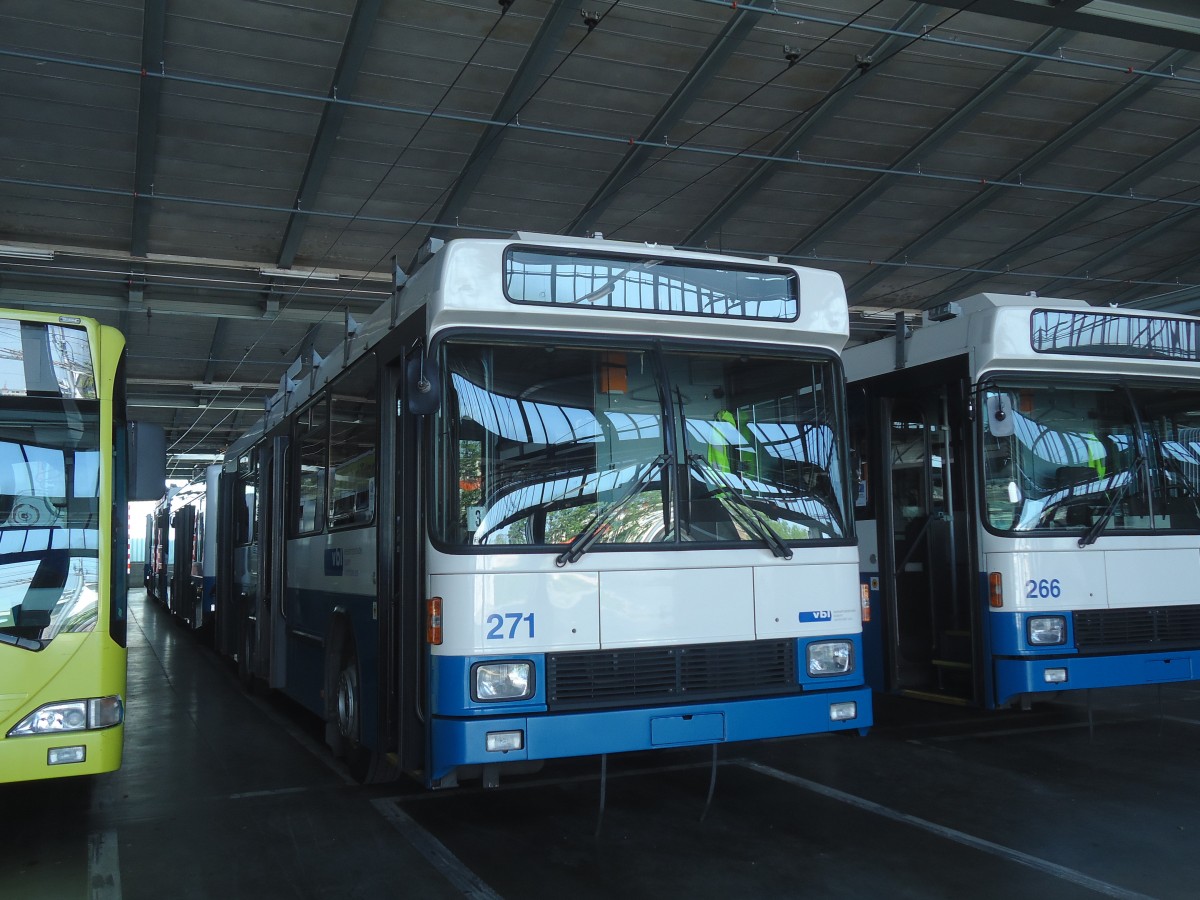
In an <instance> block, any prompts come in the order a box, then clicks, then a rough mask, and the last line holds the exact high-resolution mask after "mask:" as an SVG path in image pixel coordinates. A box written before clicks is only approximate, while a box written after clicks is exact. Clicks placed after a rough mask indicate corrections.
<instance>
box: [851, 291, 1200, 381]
mask: <svg viewBox="0 0 1200 900" xmlns="http://www.w3.org/2000/svg"><path fill="white" fill-rule="evenodd" d="M1197 337H1200V319H1197V318H1196V317H1193V316H1179V315H1171V314H1168V313H1155V312H1149V311H1145V310H1132V309H1119V308H1116V307H1101V306H1091V305H1089V304H1088V303H1086V302H1084V301H1083V300H1070V299H1064V298H1055V297H1036V296H1025V295H1013V294H975V295H974V296H971V297H967V298H966V299H964V300H960V301H957V302H955V303H950V304H946V306H943V307H938V308H936V309H932V310H927V311H926V312H925V314H924V322H923V324H922V325H921V327H919V328H916V329H913V330H912V332H911V333H910V334H909V336H908V337H907V338H906V339H905V341H904V347H903V348H902V351H901V353H902V355H903V359H904V364H903V366H898V365H897V347H896V336H895V335H893V336H891V337H887V338H884V339H883V340H879V341H873V342H871V343H869V344H859V345H857V346H854V347H850V348H848V349H846V350H845V351H844V352H843V360H844V362H845V366H846V378H847V380H848V381H851V382H853V381H860V380H862V379H864V378H872V377H874V376H877V375H883V374H886V373H888V372H894V371H898V370H899V369H901V368H904V369H909V368H912V367H914V366H919V365H923V364H925V363H930V362H937V361H939V360H944V359H953V358H957V357H966V360H967V364H968V368H969V371H970V376H971V378H972V380H978V379H979V378H980V377H982V376H983V375H985V374H986V373H987V372H989V371H996V370H1001V369H1004V370H1015V371H1046V372H1104V373H1119V374H1141V375H1163V376H1167V375H1170V376H1175V377H1179V376H1184V377H1191V378H1198V377H1200V347H1198V346H1197Z"/></svg>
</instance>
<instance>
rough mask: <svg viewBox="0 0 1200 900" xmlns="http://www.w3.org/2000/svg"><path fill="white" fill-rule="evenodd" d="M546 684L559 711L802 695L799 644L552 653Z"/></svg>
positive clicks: (550, 703)
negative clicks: (727, 698)
mask: <svg viewBox="0 0 1200 900" xmlns="http://www.w3.org/2000/svg"><path fill="white" fill-rule="evenodd" d="M546 680H547V682H548V683H547V691H546V696H547V698H548V706H549V707H550V709H554V710H561V709H596V708H598V707H609V706H648V705H650V704H653V703H662V702H667V703H685V702H695V701H698V700H699V701H703V700H712V699H718V698H721V697H729V696H734V695H741V696H745V695H762V694H783V693H795V692H798V691H799V690H800V686H799V685H798V684H797V680H796V641H794V640H781V641H743V642H737V643H728V644H693V645H689V646H685V647H635V648H630V649H623V650H588V651H584V652H581V653H552V654H548V655H547V657H546Z"/></svg>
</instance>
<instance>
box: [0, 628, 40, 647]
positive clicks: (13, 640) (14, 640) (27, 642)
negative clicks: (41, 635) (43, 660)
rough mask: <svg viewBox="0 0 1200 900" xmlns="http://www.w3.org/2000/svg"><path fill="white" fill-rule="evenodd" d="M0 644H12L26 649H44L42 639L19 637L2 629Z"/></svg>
mask: <svg viewBox="0 0 1200 900" xmlns="http://www.w3.org/2000/svg"><path fill="white" fill-rule="evenodd" d="M0 644H12V645H13V646H14V647H21V648H23V649H25V650H41V649H42V642H41V641H35V640H34V639H33V638H27V637H17V635H15V634H9V633H8V632H7V631H0Z"/></svg>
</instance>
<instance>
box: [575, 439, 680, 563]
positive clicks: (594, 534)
mask: <svg viewBox="0 0 1200 900" xmlns="http://www.w3.org/2000/svg"><path fill="white" fill-rule="evenodd" d="M666 461H667V454H665V453H660V454H658V456H656V457H654V459H652V460H650V464H649V465H647V466H646V468H644V469H642V470H641V471H640V472H638V473H637V475H635V476H634V477H633V480H632V481H630V482H629V484H627V485H626V486H625V490H624V492H623V493H622V494H621V496H620V497H618V498H617V499H616V500H614V501H613V502H612V503H610V504H609V505H608V506H606V507H604V509H602V510H600V512H598V513H596V518H594V519H592V522H591V524H590V525H588V527H587V528H585V529H583V531H581V532H579V534H577V535H575V538H574V539H573V540H572V541H571V543H570V545H569V546H568V547H567V549H566V550H564V551H563V552H562V553H560V554H558V556H557V557H556V558H555V560H554V564H555V565H556V566H558V567H559V568H560V569H561V568H562V567H563V566H565V565H566V564H567V563H573V562H575V561H577V560H578V559H579V558H580V557H581V556H583V554H585V553H587V552H588V548H590V547H591V546H592V544H594V543H596V539H597V538H598V537H600V535H601V534H603V533H604V531H605V529H606V528H608V526H609V523H610V522H612V520H613V518H614V517H615V516H616V515H617V513H619V512H620V511H621V510H622V509H624V508H625V507H626V506H627V505H628V504H629V501H630V500H632V499H633V497H634V495H635V494H637V493H638V492H640V491H641V489H642V488H643V487H645V485H646V482H648V481H649V480H650V475H651V473H653V472H654V470H655V469H656V468H657V469H659V470H660V471H661V469H662V466H663V464H664V463H666Z"/></svg>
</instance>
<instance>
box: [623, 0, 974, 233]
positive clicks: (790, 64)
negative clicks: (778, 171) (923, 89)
mask: <svg viewBox="0 0 1200 900" xmlns="http://www.w3.org/2000/svg"><path fill="white" fill-rule="evenodd" d="M883 2H884V0H876V2H875V3H874V4H873V5H872V6H870V7H868V8H867V9H865V10H863V11H862V12H861V13H859V14H858V15H857V16H855V17H854V18H853V19H852V20H851V22H857V21H858V20H859V19H861V18H863V17H864V16H866V15H868V14H870V13H871V12H874V11H875V9H876V8H877V7H879V6H880V5H882V3H883ZM972 2H974V0H972ZM746 8H747V9H750V10H751V11H753V10H754V8H753V7H746ZM951 18H953V16H951ZM847 28H849V23H846V24H844V25H842V26H841V27H840V28H838V29H837V30H836V31H834V32H833V33H832V34H829V35H828V36H826V37H825V38H823V39H822V40H820V41H819V42H817V43H816V44H815V45H814V46H812V47H810V48H809V49H808V50H807V51H805V53H804V54H803V56H799V57H798V58H796V59H791V58H788V57H786V56H785V60H786V62H787V66H786V67H785V68H783V69H781V70H780V71H779V72H777V73H776V74H775V75H772V76H771V77H770V78H768V79H767V80H766V81H764V82H763V83H762V84H760V85H759V86H758V87H756V88H755V89H754V90H752V91H751V92H750V93H749V94H747V95H746V96H745V97H743V98H742V99H741V100H739V101H738V102H737V103H734V104H732V105H730V106H729V107H728V108H727V109H725V110H724V111H723V112H721V114H720V115H718V116H716V117H715V118H713V119H712V120H710V121H709V122H708V123H707V124H705V125H704V126H703V127H702V128H700V129H699V130H698V131H697V132H695V134H693V135H692V136H691V137H690V138H689V139H688V140H687V141H684V142H681V143H680V144H677V145H674V146H672V145H667V146H668V147H669V148H670V149H669V150H668V151H667V152H666V153H664V154H663V155H661V156H660V157H658V159H656V160H654V162H652V163H651V164H650V165H648V166H647V167H646V168H645V169H643V170H642V171H640V172H638V173H637V175H635V176H634V177H633V178H631V179H629V181H627V182H626V183H624V184H622V185H620V186H619V187H618V186H614V189H613V191H612V193H611V194H609V195H608V196H612V195H613V194H616V193H617V192H619V191H620V190H622V189H624V188H626V187H628V186H629V185H630V184H633V183H634V182H635V181H637V179H639V178H641V177H642V176H643V175H645V174H646V173H648V172H649V171H650V170H651V169H653V168H654V167H655V166H657V165H658V164H659V163H660V162H663V161H665V160H667V159H669V158H670V157H671V155H672V154H673V153H674V152H675V151H676V150H680V149H685V148H687V146H688V145H689V144H690V143H691V142H692V141H694V140H695V139H696V137H697V136H699V135H701V134H703V133H704V132H705V131H707V130H708V129H710V128H712V127H714V126H715V125H716V124H717V123H718V122H720V121H721V119H723V118H725V116H727V115H729V114H730V113H732V112H734V111H735V110H737V109H740V108H741V107H743V106H745V105H746V103H748V102H749V101H750V100H751V98H753V97H754V96H755V95H756V94H758V93H759V92H760V91H763V90H765V89H766V88H768V87H769V86H770V85H772V84H773V83H774V82H775V81H776V80H777V79H779V78H781V77H783V75H785V74H786V73H788V72H790V71H792V70H793V69H794V68H795V67H796V66H797V65H799V64H800V63H802V62H804V61H805V60H806V59H808V58H809V57H810V56H812V55H813V54H814V53H816V52H817V51H818V50H820V49H821V48H822V47H824V46H825V45H826V44H828V43H830V42H831V41H833V40H834V39H836V38H837V37H838V36H839V35H841V34H842V33H843V32H844V31H845V30H846V29H847ZM890 58H891V57H890V56H889V57H888V59H890ZM884 61H885V62H886V60H884ZM872 68H873V67H872ZM857 81H858V79H854V81H851V82H848V83H847V84H854V83H856V82H857ZM845 86H847V85H842V87H845ZM839 92H840V88H838V89H835V90H834V91H831V92H828V93H826V94H825V96H824V97H822V98H821V99H820V100H818V101H817V102H816V103H814V104H812V105H811V106H809V107H808V108H807V109H803V110H801V111H800V112H798V113H796V114H795V115H793V116H792V117H791V118H789V119H788V120H787V121H786V122H784V123H783V124H781V125H777V126H776V127H775V128H774V129H773V130H772V131H770V132H768V133H767V134H764V135H762V136H761V137H759V138H758V139H756V140H755V141H754V143H752V144H751V145H750V147H748V148H745V149H744V150H740V151H737V152H736V153H734V155H733V156H731V157H729V158H727V159H725V160H723V161H722V162H720V163H718V164H717V165H716V166H714V167H713V168H711V169H709V170H708V171H707V172H705V173H703V174H701V175H698V176H696V178H694V179H692V180H691V181H689V182H688V183H687V184H685V185H683V186H682V187H680V188H679V189H677V190H676V191H674V192H673V193H671V194H669V195H668V196H666V197H664V198H662V199H661V200H659V201H658V203H656V204H654V205H653V206H651V207H649V208H648V209H644V210H642V211H640V212H639V213H638V214H637V215H636V216H634V217H633V218H632V219H629V220H628V221H626V222H624V223H623V224H621V225H618V226H617V227H616V232H620V231H621V230H622V229H624V228H628V227H629V226H630V225H632V224H633V223H634V222H636V221H637V220H638V219H640V218H641V217H642V216H644V215H645V214H646V213H649V212H653V211H654V210H656V209H658V208H659V207H660V206H662V205H663V204H664V203H666V202H667V201H668V200H672V199H674V198H675V197H677V196H678V195H679V194H681V193H683V192H684V191H686V190H688V189H689V188H691V187H694V186H695V185H696V184H698V183H699V182H700V181H703V180H704V179H705V178H707V177H709V176H710V175H713V174H714V173H716V172H718V171H720V170H721V168H722V167H724V166H725V165H726V164H727V163H730V162H733V161H735V160H738V159H744V158H746V157H747V156H749V155H750V153H751V151H752V149H753V148H754V147H755V146H756V145H758V144H761V143H763V142H764V141H766V140H767V139H768V138H771V137H774V136H775V135H777V134H779V132H780V131H782V130H783V129H785V128H788V127H790V126H791V125H793V124H794V123H795V122H796V121H797V120H799V119H801V118H803V117H804V116H807V115H811V114H812V113H814V112H816V111H817V110H818V109H819V108H820V107H821V106H823V105H824V104H825V102H826V101H827V100H829V99H831V98H832V97H833V96H834V95H835V94H837V93H839Z"/></svg>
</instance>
